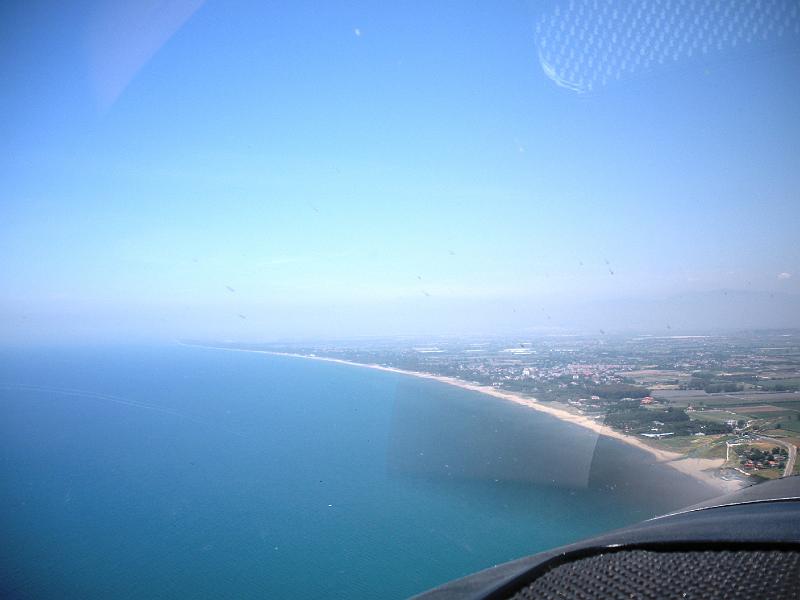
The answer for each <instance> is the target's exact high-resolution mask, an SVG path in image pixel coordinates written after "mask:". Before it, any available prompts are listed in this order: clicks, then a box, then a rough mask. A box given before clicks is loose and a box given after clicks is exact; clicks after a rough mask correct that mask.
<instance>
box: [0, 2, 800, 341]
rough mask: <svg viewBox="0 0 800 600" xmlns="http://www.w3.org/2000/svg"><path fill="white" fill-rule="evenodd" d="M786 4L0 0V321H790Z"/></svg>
mask: <svg viewBox="0 0 800 600" xmlns="http://www.w3.org/2000/svg"><path fill="white" fill-rule="evenodd" d="M743 7H744V8H743ZM799 26H800V15H798V5H797V3H796V2H780V1H778V0H773V1H771V2H769V1H768V2H762V3H761V4H760V8H758V9H756V8H753V7H752V6H750V7H747V6H746V5H745V4H744V3H738V2H691V1H688V0H687V1H685V2H674V3H669V2H667V3H661V2H650V1H645V0H641V1H638V2H633V1H631V2H622V3H609V2H598V1H596V0H585V1H580V0H567V1H566V2H558V1H554V2H542V3H538V2H518V1H509V2H500V3H498V2H467V1H464V2H435V3H431V2H401V3H397V4H389V3H359V2H347V3H339V2H330V3H310V2H309V3H306V2H291V3H283V2H275V3H264V2H238V1H232V2H229V1H226V2H220V1H215V0H210V1H207V2H203V1H202V0H190V1H185V0H178V1H158V0H143V2H140V3H124V2H108V1H104V2H97V1H83V2H75V3H62V2H50V1H29V2H14V1H11V2H6V3H3V6H2V7H0V78H2V81H3V82H4V83H3V85H2V86H0V110H1V111H2V114H3V119H2V120H0V181H1V182H2V183H1V184H0V186H1V187H0V252H2V256H3V260H2V261H0V275H2V280H3V283H4V285H3V286H2V290H0V310H2V314H3V318H2V322H1V323H0V342H8V343H16V342H21V341H31V340H33V341H53V340H59V341H76V342H81V341H87V340H126V339H127V340H130V339H136V340H139V339H165V340H169V339H181V338H207V337H213V338H220V339H242V340H245V339H246V340H274V339H288V338H309V337H315V336H319V337H328V336H339V337H341V336H348V335H352V336H361V335H396V334H415V335H419V334H423V335H424V334H426V333H430V334H437V335H438V334H443V333H445V334H469V333H492V332H498V333H509V332H511V333H513V332H519V333H520V334H523V333H524V334H527V333H529V332H559V331H570V330H585V331H590V332H591V331H598V330H600V329H603V330H627V329H631V330H652V331H666V330H672V331H689V330H692V331H694V330H699V329H715V328H721V329H740V328H752V327H800V300H799V299H800V242H799V241H798V239H799V238H798V232H800V214H799V213H800V109H798V108H797V106H798V104H797V101H796V99H797V98H799V97H800V28H799Z"/></svg>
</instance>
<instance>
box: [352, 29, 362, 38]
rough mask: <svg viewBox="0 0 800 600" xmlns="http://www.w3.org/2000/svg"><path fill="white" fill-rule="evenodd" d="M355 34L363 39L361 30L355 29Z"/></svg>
mask: <svg viewBox="0 0 800 600" xmlns="http://www.w3.org/2000/svg"><path fill="white" fill-rule="evenodd" d="M353 33H355V34H356V37H361V30H360V29H359V28H358V27H356V28H355V29H353Z"/></svg>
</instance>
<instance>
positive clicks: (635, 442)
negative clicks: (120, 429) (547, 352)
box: [187, 344, 747, 494]
mask: <svg viewBox="0 0 800 600" xmlns="http://www.w3.org/2000/svg"><path fill="white" fill-rule="evenodd" d="M187 345H192V346H194V347H199V348H208V349H213V350H228V351H234V352H252V353H255V354H271V355H273V356H286V357H290V358H304V359H307V360H318V361H323V362H331V363H337V364H341V365H348V366H351V367H361V368H364V369H373V370H376V371H385V372H388V373H395V374H398V375H406V376H410V377H416V378H418V379H428V380H432V381H438V382H439V383H444V384H446V385H452V386H454V387H458V388H461V389H464V390H469V391H472V392H477V393H479V394H484V395H487V396H492V397H494V398H497V399H500V400H505V401H506V402H512V403H514V404H517V405H518V406H524V407H526V408H529V409H532V410H536V411H539V412H542V413H545V414H548V415H550V416H552V417H554V418H556V419H559V420H560V421H563V422H566V423H572V424H573V425H577V426H578V427H583V428H584V429H588V430H590V431H592V432H594V433H597V434H598V435H604V436H606V437H610V438H613V439H615V440H618V441H620V442H622V443H624V444H627V445H629V446H633V447H635V448H638V449H640V450H643V451H645V452H648V453H649V454H651V455H652V456H654V457H655V458H656V461H657V462H658V463H661V464H664V465H667V466H669V467H672V468H673V469H675V470H677V471H680V472H681V473H683V474H685V475H689V476H690V477H692V478H693V479H696V480H697V481H699V482H701V483H704V484H706V485H709V486H711V487H713V488H716V489H717V490H719V491H720V493H721V494H725V493H730V492H735V491H737V490H739V489H742V488H743V487H746V485H747V484H746V482H744V481H741V480H738V479H722V478H721V477H720V476H719V475H718V469H719V468H720V467H721V466H722V465H723V464H724V462H725V461H724V459H713V458H690V457H687V456H684V455H683V454H680V453H678V452H670V451H667V450H662V449H660V448H655V447H653V446H650V445H649V444H646V443H645V442H643V441H642V440H640V439H638V438H636V437H634V436H631V435H627V434H624V433H621V432H619V431H616V430H614V429H612V428H611V427H609V426H607V425H603V424H602V423H599V422H598V421H597V420H596V419H593V418H592V417H588V416H586V415H580V414H575V413H572V412H569V411H567V410H564V409H562V408H558V407H554V406H550V405H548V404H544V403H542V402H539V401H538V400H536V399H535V398H528V397H525V396H522V395H521V394H518V393H515V392H508V391H504V390H499V389H497V388H494V387H491V386H486V385H479V384H476V383H469V382H468V381H464V380H462V379H457V378H455V377H447V376H444V375H433V374H431V373H423V372H420V371H407V370H405V369H398V368H396V367H385V366H383V365H378V364H366V363H357V362H352V361H349V360H344V359H341V358H330V357H326V356H315V355H309V354H294V353H290V352H274V351H270V350H249V349H246V348H221V347H219V346H198V345H194V344H187Z"/></svg>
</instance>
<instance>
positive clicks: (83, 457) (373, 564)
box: [0, 345, 711, 598]
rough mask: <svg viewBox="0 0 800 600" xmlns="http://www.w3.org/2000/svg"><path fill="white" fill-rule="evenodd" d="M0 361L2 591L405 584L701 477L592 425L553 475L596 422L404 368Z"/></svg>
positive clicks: (133, 356) (269, 594) (162, 359)
mask: <svg viewBox="0 0 800 600" xmlns="http://www.w3.org/2000/svg"><path fill="white" fill-rule="evenodd" d="M0 359H1V360H0V539H2V543H0V593H1V594H2V596H3V597H15V598H190V597H191V598H285V597H295V598H296V597H306V596H307V597H312V596H318V595H321V594H324V595H325V596H327V597H330V598H402V597H406V596H409V595H411V594H414V593H417V592H420V591H423V590H425V589H427V588H429V587H431V586H434V585H437V584H440V583H443V582H445V581H447V580H449V579H452V578H455V577H459V576H462V575H465V574H467V573H469V572H471V571H474V570H477V569H481V568H485V567H489V566H491V565H493V564H496V563H499V562H503V561H507V560H510V559H513V558H517V557H519V556H523V555H526V554H530V553H533V552H536V551H539V550H543V549H546V548H549V547H552V546H555V545H559V544H564V543H567V542H570V541H574V540H577V539H579V538H581V537H585V536H588V535H591V534H595V533H599V532H602V531H605V530H608V529H611V528H615V527H619V526H622V525H625V524H628V523H631V522H634V521H638V520H641V519H642V518H646V517H649V516H652V515H654V514H656V513H658V512H662V511H664V510H669V509H671V508H676V507H677V506H679V505H681V504H685V503H688V502H692V501H697V500H700V499H702V498H705V497H708V496H709V495H710V493H711V492H710V491H709V490H708V489H704V488H702V486H699V485H697V484H696V483H693V482H691V481H689V480H688V478H685V477H684V476H682V475H679V474H678V473H676V472H674V471H673V470H671V469H667V468H665V467H663V466H658V465H653V464H652V461H651V460H650V459H648V458H647V457H646V456H644V453H640V452H638V451H636V450H633V449H631V448H628V447H624V446H623V445H621V444H619V443H618V442H615V441H613V440H610V439H607V438H602V437H601V438H600V439H599V441H596V440H595V441H591V440H589V441H590V442H591V447H592V448H594V450H593V455H592V456H589V460H588V462H587V461H586V460H583V463H584V464H586V465H588V467H589V470H588V471H587V474H586V476H585V477H583V476H581V477H578V478H572V479H569V478H567V479H559V478H558V477H557V473H558V472H559V471H563V470H564V469H565V468H566V469H569V465H570V464H573V463H575V464H577V463H579V462H581V457H580V456H575V455H574V453H575V452H576V451H575V450H574V448H576V447H586V445H585V443H584V445H583V446H581V443H583V442H586V441H587V440H586V439H583V442H581V439H582V438H581V436H584V438H585V436H587V435H588V434H587V432H585V431H584V430H580V429H579V428H576V427H574V426H571V425H567V424H564V423H561V422H559V421H557V420H555V419H553V418H552V417H549V416H547V415H543V414H540V413H537V412H535V411H531V410H529V409H524V408H521V407H517V406H514V405H510V404H508V403H505V402H503V401H498V400H495V399H492V398H490V397H486V396H483V395H481V394H477V393H475V392H469V391H465V390H461V389H458V388H455V387H453V386H448V385H445V384H441V383H438V382H433V381H426V380H421V379H417V378H413V377H408V376H403V375H397V374H393V373H386V372H380V371H376V370H371V369H363V368H358V367H351V366H346V365H339V364H332V363H325V362H320V361H312V360H305V359H298V358H291V357H282V356H272V355H264V354H256V353H247V352H233V351H224V350H212V349H205V348H197V347H187V346H177V345H176V346H169V347H129V348H119V347H103V348H48V349H42V348H40V349H31V348H27V349H13V350H11V349H7V350H4V351H2V353H0ZM573 441H574V443H573ZM584 458H585V457H584ZM565 464H566V465H567V466H566V467H565V466H564V465H565ZM551 475H552V476H551ZM576 481H577V482H578V483H577V484H576V483H575V482H576ZM581 481H583V484H581ZM665 489H669V490H670V492H669V493H667V494H665V493H664V490H665Z"/></svg>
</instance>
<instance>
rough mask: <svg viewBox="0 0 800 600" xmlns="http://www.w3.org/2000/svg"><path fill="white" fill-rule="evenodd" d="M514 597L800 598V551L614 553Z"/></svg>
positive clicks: (565, 568) (575, 565)
mask: <svg viewBox="0 0 800 600" xmlns="http://www.w3.org/2000/svg"><path fill="white" fill-rule="evenodd" d="M512 598H513V600H529V599H533V598H536V599H540V598H541V599H554V600H555V599H559V600H564V599H570V600H578V599H580V600H585V599H589V598H609V599H615V600H616V599H620V600H621V599H623V598H624V599H625V600H632V599H650V598H653V599H656V598H658V599H662V598H664V599H670V598H675V599H681V600H684V599H687V600H690V599H697V600H700V599H702V600H705V599H712V598H713V599H721V598H724V599H731V600H739V599H742V600H745V599H756V598H758V599H760V600H771V599H773V598H774V599H776V600H778V599H780V600H787V599H793V598H800V551H793V550H738V551H729V550H720V551H689V552H672V551H670V552H665V551H650V550H627V551H618V552H609V553H606V554H601V555H598V556H592V557H590V558H583V559H579V560H574V561H572V562H569V563H566V564H563V565H560V566H558V567H555V568H553V569H552V570H550V571H548V572H546V573H545V574H544V575H541V576H540V577H538V578H537V579H536V580H534V581H533V583H531V584H529V585H528V586H527V587H525V588H523V589H521V590H520V591H519V592H517V593H516V594H515V595H514V596H512Z"/></svg>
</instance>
